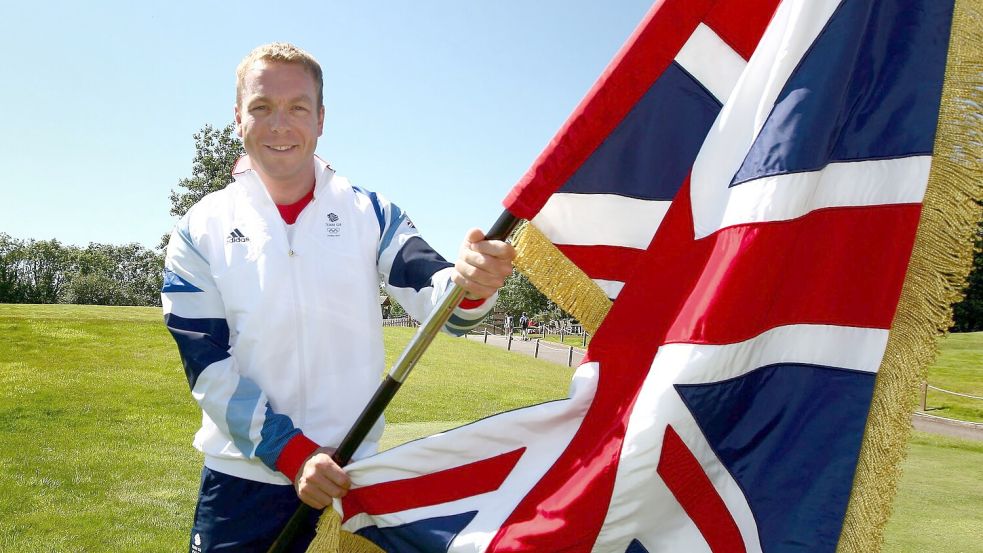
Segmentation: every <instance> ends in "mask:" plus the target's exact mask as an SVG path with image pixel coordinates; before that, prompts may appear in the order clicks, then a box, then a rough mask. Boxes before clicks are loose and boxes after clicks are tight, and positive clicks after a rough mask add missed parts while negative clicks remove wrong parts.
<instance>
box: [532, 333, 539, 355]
mask: <svg viewBox="0 0 983 553" xmlns="http://www.w3.org/2000/svg"><path fill="white" fill-rule="evenodd" d="M532 356H533V357H534V358H536V359H539V338H536V352H535V353H533V354H532Z"/></svg>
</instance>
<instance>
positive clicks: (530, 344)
mask: <svg viewBox="0 0 983 553" xmlns="http://www.w3.org/2000/svg"><path fill="white" fill-rule="evenodd" d="M468 340H472V341H478V342H485V343H487V344H489V345H492V346H497V347H500V348H502V349H509V350H510V351H515V352H519V353H524V354H526V355H530V356H533V355H536V353H537V352H536V340H528V341H525V340H522V339H521V338H520V337H519V336H518V335H516V336H514V337H513V338H512V343H511V344H509V341H508V337H506V336H501V335H497V334H489V335H488V336H487V337H486V336H484V335H482V334H469V335H468ZM584 353H585V350H584V349H583V348H578V347H574V348H573V356H572V360H571V355H570V346H563V345H560V344H558V343H556V342H546V341H540V343H539V352H538V357H539V358H540V359H545V360H546V361H552V362H553V363H559V364H561V365H568V366H571V367H576V366H578V365H580V361H581V360H582V359H583V358H584ZM912 424H914V426H915V430H919V431H921V432H928V433H929V434H938V435H942V436H950V437H953V438H962V439H964V440H975V441H983V424H980V423H974V422H963V421H957V420H952V419H946V418H942V417H935V416H932V415H928V414H925V413H915V414H913V415H912Z"/></svg>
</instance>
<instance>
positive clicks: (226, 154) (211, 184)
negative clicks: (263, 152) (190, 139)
mask: <svg viewBox="0 0 983 553" xmlns="http://www.w3.org/2000/svg"><path fill="white" fill-rule="evenodd" d="M193 136H194V139H195V160H194V163H193V165H192V166H191V178H187V179H181V180H180V181H178V183H177V185H178V187H179V188H184V189H185V190H186V192H178V191H175V190H172V191H171V215H176V216H178V217H182V216H184V214H185V213H187V212H188V209H190V208H191V206H193V205H194V204H195V203H196V202H197V201H198V200H200V199H202V198H204V197H205V195H206V194H209V193H211V192H215V191H216V190H221V189H223V188H225V187H226V186H227V185H228V184H229V183H230V182H232V180H233V179H232V169H233V167H235V164H236V161H237V160H238V159H239V158H240V157H242V155H243V154H244V153H245V150H244V149H243V147H242V143H241V142H240V141H239V138H238V137H237V136H236V134H235V125H234V124H232V123H229V124H228V125H226V126H225V127H223V128H222V129H215V128H214V127H212V126H211V125H205V126H204V127H202V128H201V130H200V131H198V132H196V133H195V134H194V135H193Z"/></svg>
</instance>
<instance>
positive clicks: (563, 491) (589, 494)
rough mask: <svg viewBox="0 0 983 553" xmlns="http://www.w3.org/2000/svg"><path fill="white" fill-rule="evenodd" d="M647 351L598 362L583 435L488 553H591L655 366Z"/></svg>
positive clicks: (522, 505)
mask: <svg viewBox="0 0 983 553" xmlns="http://www.w3.org/2000/svg"><path fill="white" fill-rule="evenodd" d="M642 346H644V344H643V345H642ZM645 350H646V348H645V347H639V348H635V347H633V346H632V347H622V348H619V351H616V352H614V354H613V355H605V357H604V359H603V360H599V359H593V360H594V361H598V362H599V363H600V366H601V371H600V373H599V375H598V382H597V391H596V392H595V395H594V400H593V401H592V402H591V405H590V408H589V409H588V411H587V413H586V415H585V416H584V419H583V422H582V423H581V425H580V428H579V429H578V430H577V434H576V435H574V438H573V440H572V441H571V442H570V445H569V446H568V447H567V448H566V449H565V450H564V451H563V453H562V454H561V455H560V457H559V458H558V459H557V460H556V462H555V463H554V464H553V466H552V467H550V470H549V471H547V473H546V474H545V475H544V476H543V477H542V478H541V479H540V481H539V483H538V484H537V485H536V487H535V488H533V489H532V490H530V492H529V493H528V494H527V495H526V497H525V498H523V500H522V502H520V503H519V505H518V506H516V508H515V509H514V510H513V511H512V514H511V515H509V517H508V519H507V520H506V521H505V523H504V524H503V525H502V527H501V528H500V529H499V531H498V534H497V535H496V536H495V538H494V539H493V540H492V542H491V543H490V544H489V546H488V549H486V553H502V552H509V553H517V552H520V551H563V552H564V553H579V552H583V553H587V552H589V551H591V548H592V546H593V544H594V541H595V540H596V538H597V533H598V532H599V531H600V528H601V524H602V523H603V522H604V517H605V515H606V514H607V505H608V503H609V502H610V500H611V492H612V490H613V485H614V477H615V474H616V472H617V469H618V458H619V457H620V455H621V444H622V442H623V441H624V437H625V429H626V428H627V425H628V417H629V416H630V415H631V410H632V407H633V405H634V403H635V399H636V398H637V397H638V391H639V390H640V389H641V384H642V382H643V381H644V379H645V375H646V374H647V373H648V367H649V364H650V363H651V359H650V358H649V359H646V358H645V355H646V352H645ZM591 351H594V352H595V354H597V355H598V356H600V355H601V354H603V353H604V352H601V353H597V350H596V348H595V347H594V343H593V342H592V343H591ZM640 353H641V356H640V355H639V354H640Z"/></svg>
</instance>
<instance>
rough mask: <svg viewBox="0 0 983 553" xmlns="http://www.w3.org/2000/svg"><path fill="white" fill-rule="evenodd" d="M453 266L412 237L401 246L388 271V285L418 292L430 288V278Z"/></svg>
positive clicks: (420, 239)
mask: <svg viewBox="0 0 983 553" xmlns="http://www.w3.org/2000/svg"><path fill="white" fill-rule="evenodd" d="M451 266H453V264H452V263H449V262H448V261H447V260H445V259H444V258H443V257H441V256H440V254H439V253H437V252H435V251H434V250H433V248H431V247H430V245H429V244H427V243H426V241H425V240H423V238H420V237H419V236H414V237H412V238H410V239H409V240H407V241H406V243H404V244H403V247H402V248H400V250H399V252H398V253H397V254H396V258H395V259H393V265H392V269H391V270H390V271H389V285H390V286H395V287H397V288H412V289H414V290H416V291H417V292H419V291H420V290H422V289H424V288H426V287H428V286H431V282H430V277H432V276H433V275H434V273H436V272H437V271H439V270H441V269H446V268H447V267H451Z"/></svg>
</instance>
